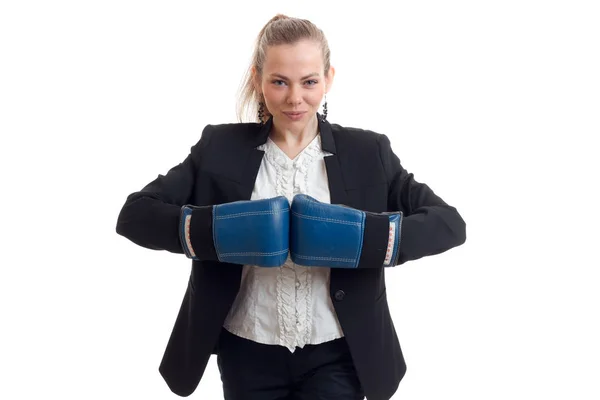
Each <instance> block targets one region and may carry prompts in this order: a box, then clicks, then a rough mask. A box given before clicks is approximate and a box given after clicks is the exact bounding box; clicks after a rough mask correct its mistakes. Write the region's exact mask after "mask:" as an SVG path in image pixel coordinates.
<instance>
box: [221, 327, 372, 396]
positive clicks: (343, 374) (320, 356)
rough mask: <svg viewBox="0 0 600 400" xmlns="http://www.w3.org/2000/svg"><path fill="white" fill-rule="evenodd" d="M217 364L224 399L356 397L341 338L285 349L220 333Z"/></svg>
mask: <svg viewBox="0 0 600 400" xmlns="http://www.w3.org/2000/svg"><path fill="white" fill-rule="evenodd" d="M217 364H218V366H219V371H220V373H221V381H222V382H223V392H224V395H225V400H309V399H310V400H362V399H364V392H363V390H362V387H361V385H360V382H359V380H358V376H357V374H356V370H355V369H354V364H353V363H352V358H351V356H350V352H349V350H348V345H347V343H346V339H344V338H340V339H336V340H333V341H330V342H326V343H322V344H317V345H306V346H304V347H303V348H302V349H300V348H297V349H296V350H295V351H294V353H291V352H290V351H289V350H288V349H287V348H285V347H283V346H272V345H265V344H261V343H256V342H253V341H251V340H247V339H244V338H241V337H239V336H236V335H234V334H232V333H230V332H228V331H227V330H226V329H223V330H222V332H221V337H220V339H219V347H218V351H217Z"/></svg>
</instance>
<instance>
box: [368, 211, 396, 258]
mask: <svg viewBox="0 0 600 400" xmlns="http://www.w3.org/2000/svg"><path fill="white" fill-rule="evenodd" d="M401 227H402V213H401V212H394V213H379V214H375V213H366V218H365V230H364V238H363V247H362V252H361V255H360V260H359V262H358V268H373V267H391V266H394V265H396V264H397V261H398V254H399V249H400V229H401Z"/></svg>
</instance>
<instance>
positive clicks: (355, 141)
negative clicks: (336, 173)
mask: <svg viewBox="0 0 600 400" xmlns="http://www.w3.org/2000/svg"><path fill="white" fill-rule="evenodd" d="M331 131H332V134H333V137H334V140H335V145H336V148H337V156H338V157H339V160H340V164H341V167H342V170H343V171H344V172H343V174H344V178H345V181H346V183H347V188H351V187H355V186H370V185H373V184H382V183H385V182H386V181H387V179H386V174H385V171H384V168H383V161H382V159H381V142H382V139H383V138H385V135H383V134H381V133H377V132H374V131H371V130H368V129H361V128H353V127H344V126H341V125H338V124H331ZM383 141H385V139H383Z"/></svg>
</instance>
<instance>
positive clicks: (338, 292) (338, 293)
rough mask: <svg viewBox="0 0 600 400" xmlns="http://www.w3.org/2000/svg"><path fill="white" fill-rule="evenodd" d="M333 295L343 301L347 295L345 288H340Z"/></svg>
mask: <svg viewBox="0 0 600 400" xmlns="http://www.w3.org/2000/svg"><path fill="white" fill-rule="evenodd" d="M333 296H334V297H335V299H336V300H337V301H342V300H344V296H346V293H344V291H343V290H338V291H337V292H335V294H334V295H333Z"/></svg>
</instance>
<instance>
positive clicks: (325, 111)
mask: <svg viewBox="0 0 600 400" xmlns="http://www.w3.org/2000/svg"><path fill="white" fill-rule="evenodd" d="M326 119H327V95H325V103H323V119H322V120H321V121H323V122H325V120H326Z"/></svg>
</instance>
